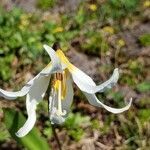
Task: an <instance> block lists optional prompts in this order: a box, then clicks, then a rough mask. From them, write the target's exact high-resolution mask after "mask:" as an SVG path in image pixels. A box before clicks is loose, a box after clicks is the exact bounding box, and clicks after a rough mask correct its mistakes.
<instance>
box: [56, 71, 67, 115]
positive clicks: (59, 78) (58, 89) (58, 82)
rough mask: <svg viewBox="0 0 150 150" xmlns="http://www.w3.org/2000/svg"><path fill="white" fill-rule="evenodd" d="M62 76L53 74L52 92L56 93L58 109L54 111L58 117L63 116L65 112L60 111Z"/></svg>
mask: <svg viewBox="0 0 150 150" xmlns="http://www.w3.org/2000/svg"><path fill="white" fill-rule="evenodd" d="M62 83H63V74H61V73H56V74H54V85H53V87H54V90H55V91H56V92H57V93H58V95H57V96H58V106H57V107H58V109H57V111H56V114H57V115H58V116H62V115H65V114H66V111H65V110H62V100H61V98H62V89H63V87H62V86H63V84H62Z"/></svg>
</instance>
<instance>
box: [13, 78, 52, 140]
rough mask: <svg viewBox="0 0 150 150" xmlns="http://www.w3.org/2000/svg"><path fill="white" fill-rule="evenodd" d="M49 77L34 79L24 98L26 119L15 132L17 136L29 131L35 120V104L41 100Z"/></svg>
mask: <svg viewBox="0 0 150 150" xmlns="http://www.w3.org/2000/svg"><path fill="white" fill-rule="evenodd" d="M49 80H50V77H45V76H39V77H38V78H36V80H35V81H34V85H33V86H32V88H31V89H30V91H29V93H28V94H27V98H26V109H27V114H28V119H27V121H26V123H25V124H24V126H23V127H22V128H20V129H19V131H18V132H17V133H16V135H17V136H18V137H23V136H25V135H27V134H28V133H29V131H30V130H31V129H32V128H33V126H34V124H35V121H36V105H37V104H38V103H39V102H40V101H41V100H42V98H43V97H44V95H45V92H46V90H47V87H48V84H49Z"/></svg>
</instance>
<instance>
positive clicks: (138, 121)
mask: <svg viewBox="0 0 150 150" xmlns="http://www.w3.org/2000/svg"><path fill="white" fill-rule="evenodd" d="M56 4H57V1H54V0H38V1H37V6H38V8H40V9H41V10H42V11H43V10H49V9H50V8H51V9H52V7H54V6H55V5H56ZM141 4H142V1H139V0H106V1H103V2H102V3H101V2H100V1H93V3H91V2H89V1H86V2H85V1H82V2H81V3H80V5H79V7H78V9H77V10H76V11H75V12H73V13H67V14H63V13H62V14H61V13H60V14H57V15H56V16H53V15H52V14H51V13H44V12H42V13H39V14H38V13H35V14H34V13H27V12H24V11H22V10H21V9H17V8H14V9H12V10H11V11H9V12H8V11H5V10H3V9H0V68H2V69H1V70H0V79H1V80H2V81H8V82H11V81H12V80H11V76H13V75H14V74H15V73H16V68H19V69H20V68H21V70H22V69H24V68H27V66H28V65H36V67H33V66H32V71H33V70H35V71H36V72H38V71H39V70H41V69H42V68H43V66H44V64H46V63H47V62H48V61H49V57H48V56H47V55H46V53H45V52H44V51H43V48H42V45H43V44H48V45H50V46H51V45H52V44H53V43H54V42H55V41H59V42H60V44H61V47H62V50H64V51H66V50H68V49H69V48H70V46H71V44H72V43H73V44H74V43H75V44H74V45H73V44H72V45H73V46H75V47H76V46H77V47H79V50H80V51H81V52H84V53H88V54H89V55H97V56H98V57H99V56H101V58H102V60H101V62H102V63H101V66H100V68H99V70H100V72H101V73H102V74H103V75H104V74H109V73H110V72H111V70H112V69H113V68H114V64H115V63H117V65H118V66H119V67H122V71H123V73H122V75H121V78H120V80H119V81H120V83H121V85H124V84H126V85H127V86H128V87H130V88H133V89H135V91H136V92H137V93H138V94H144V95H146V94H147V93H148V92H149V90H150V86H149V85H150V83H149V82H148V81H145V76H144V75H145V72H144V71H145V69H147V68H145V64H144V63H143V60H142V59H143V58H140V59H139V58H135V59H128V58H126V57H125V55H123V54H122V49H127V47H126V43H125V41H123V40H122V39H121V40H118V39H117V41H113V40H116V39H115V38H112V37H113V36H114V35H115V34H118V32H120V31H121V32H122V29H123V25H124V24H126V23H127V24H128V25H130V23H131V21H132V19H137V18H136V17H137V16H138V15H139V14H140V12H142V14H144V13H143V8H142V9H141V8H140V6H141ZM139 19H141V18H140V17H139ZM129 29H130V28H129ZM123 32H124V31H123ZM149 37H150V36H149V34H143V35H141V36H140V37H139V42H140V44H141V45H142V46H149V45H150V44H149V43H150V42H149V39H150V38H149ZM119 38H120V37H119ZM74 41H75V42H74ZM113 42H114V43H113ZM115 44H116V45H115ZM116 47H117V48H118V51H119V54H120V55H119V56H118V57H117V60H115V61H114V56H113V55H114V53H116V51H117V50H116ZM102 56H104V57H102ZM105 56H106V57H105ZM16 58H17V63H16V64H15V60H16ZM104 60H105V61H104ZM41 61H42V63H41ZM14 64H15V65H14ZM19 71H20V70H19ZM123 95H124V93H123V92H114V91H112V90H111V91H110V90H108V91H107V92H106V93H104V95H103V94H101V96H99V98H100V99H102V98H104V99H108V100H109V101H106V102H105V101H103V102H104V103H106V104H111V105H113V106H116V107H121V106H124V101H123ZM84 98H85V97H81V96H80V95H79V99H84ZM149 104H150V103H149V97H148V96H145V97H142V98H140V100H139V102H137V103H136V105H137V107H135V106H132V107H131V110H129V111H128V112H126V113H125V114H120V115H117V116H116V115H114V114H110V113H107V112H106V111H103V110H102V111H98V112H96V113H90V116H89V114H86V113H85V114H84V116H83V115H81V113H80V112H79V113H70V114H69V117H68V119H67V121H66V122H65V124H64V125H63V126H60V127H59V130H60V131H61V130H66V131H67V134H68V136H69V139H70V140H72V141H79V140H81V139H82V138H85V137H86V129H87V128H88V131H89V130H90V129H91V130H92V131H94V130H97V131H98V132H99V133H100V136H102V137H103V136H104V141H106V140H109V138H108V139H107V138H106V136H108V137H112V135H114V134H115V132H114V130H115V129H114V127H115V126H116V127H117V130H118V132H119V134H120V135H119V136H120V137H121V143H120V145H121V148H122V149H138V148H139V147H140V148H141V149H146V148H147V145H148V140H149V138H148V137H149V133H148V131H147V130H148V129H149V128H148V127H149V126H148V124H149V121H150V118H149V116H150V115H149V114H150V112H149ZM76 109H78V108H76ZM10 112H11V111H10ZM37 112H39V113H38V116H37V118H38V120H39V122H38V123H39V124H38V125H39V126H40V127H41V128H40V129H41V132H42V134H43V135H44V136H45V137H46V138H47V140H46V142H47V141H49V140H50V139H51V137H52V136H53V135H52V128H51V126H50V122H49V120H48V113H47V101H44V102H42V103H40V105H39V107H38V109H37ZM16 113H17V114H18V112H14V111H13V112H11V113H6V114H5V115H7V116H8V118H5V119H6V121H7V123H6V126H5V124H1V126H0V142H4V141H6V140H7V138H10V136H12V134H13V137H14V131H13V133H11V131H10V126H8V124H9V123H12V118H13V117H14V116H13V115H15V114H16ZM18 115H19V116H21V118H22V114H20V113H19V114H18ZM100 116H103V117H102V118H100ZM41 119H43V120H44V121H43V120H42V125H41V124H40V120H41ZM46 119H47V120H46ZM21 120H22V119H21ZM23 120H24V119H23ZM45 120H46V121H45ZM21 125H23V123H22V122H21V124H19V126H21ZM86 127H87V128H86ZM6 128H8V129H9V131H10V133H11V134H9V133H8V131H7V130H6ZM89 128H90V129H89ZM14 130H15V131H16V130H17V129H14ZM91 130H90V131H91ZM32 133H33V132H31V134H29V136H32ZM33 134H34V133H33ZM90 134H91V133H90ZM35 135H36V134H35ZM35 135H34V136H33V137H31V139H30V138H29V139H30V140H31V141H32V140H33V141H34V142H35V143H36V142H37V141H38V142H37V143H41V142H40V138H39V135H36V136H37V139H38V140H37V141H36V140H35V139H36V138H35ZM66 136H67V135H66ZM15 138H16V137H15ZM32 138H34V139H32ZM105 138H106V139H105ZM22 140H24V139H22ZM111 140H112V142H114V140H115V135H114V137H113V138H112V139H111ZM117 140H118V139H117ZM27 141H28V142H27V143H29V145H30V146H31V149H34V148H33V147H34V146H36V145H37V143H36V144H35V145H33V143H32V142H31V141H29V140H27ZM144 142H145V143H146V144H145V145H146V146H145V145H144V144H143V143H144ZM20 143H22V144H23V145H26V144H27V143H26V142H25V143H24V142H22V141H21V142H20ZM27 145H28V144H27ZM46 145H47V144H46ZM116 145H117V144H116ZM116 145H115V146H116ZM118 145H119V144H118ZM124 145H125V146H126V147H125V148H124ZM32 146H33V147H32ZM36 149H37V148H36Z"/></svg>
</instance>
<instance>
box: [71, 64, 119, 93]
mask: <svg viewBox="0 0 150 150" xmlns="http://www.w3.org/2000/svg"><path fill="white" fill-rule="evenodd" d="M70 72H71V74H72V78H73V81H74V82H75V83H76V85H77V86H78V87H79V88H80V90H81V91H84V92H87V93H91V94H93V93H96V92H103V91H104V90H106V89H109V88H111V87H112V86H113V85H115V84H116V83H117V81H118V78H119V72H118V68H116V69H115V70H114V72H113V74H112V76H111V77H110V79H109V80H107V81H105V82H104V83H102V84H100V85H98V86H96V84H95V83H94V81H93V80H92V79H91V78H90V77H89V76H88V75H86V74H85V73H84V72H83V71H81V70H79V69H78V68H76V67H75V68H74V70H73V71H70Z"/></svg>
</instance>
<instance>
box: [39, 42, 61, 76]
mask: <svg viewBox="0 0 150 150" xmlns="http://www.w3.org/2000/svg"><path fill="white" fill-rule="evenodd" d="M43 47H44V49H45V50H46V51H47V53H48V54H49V56H50V58H51V63H50V64H48V65H47V67H45V68H44V69H43V70H42V71H41V73H40V74H41V75H49V74H51V73H56V72H61V71H62V66H61V61H60V59H59V57H58V56H57V54H56V52H55V51H54V50H53V49H52V48H51V47H49V46H48V45H43Z"/></svg>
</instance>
